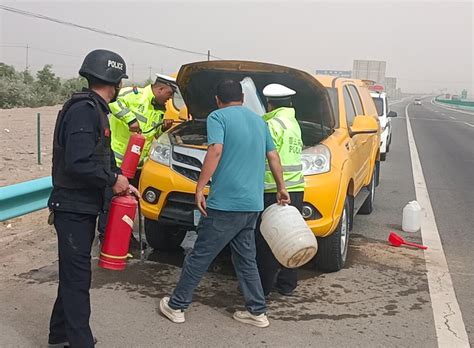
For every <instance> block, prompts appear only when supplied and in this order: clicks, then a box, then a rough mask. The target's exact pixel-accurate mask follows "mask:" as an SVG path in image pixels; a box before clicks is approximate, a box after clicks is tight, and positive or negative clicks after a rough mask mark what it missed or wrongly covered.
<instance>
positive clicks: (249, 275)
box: [169, 209, 267, 315]
mask: <svg viewBox="0 0 474 348" xmlns="http://www.w3.org/2000/svg"><path fill="white" fill-rule="evenodd" d="M257 218H258V213H253V212H252V213H246V212H226V211H219V210H213V209H207V217H206V216H202V217H201V220H200V221H199V225H198V227H197V233H198V238H197V240H196V244H195V245H194V249H193V251H192V252H191V253H190V254H189V255H188V256H187V257H186V258H185V260H184V264H183V270H182V272H181V277H180V279H179V282H178V284H177V285H176V288H175V290H174V291H173V294H172V295H171V298H170V301H169V306H170V307H171V308H173V309H182V310H185V309H187V308H188V307H189V305H190V304H191V301H192V297H193V292H194V289H195V288H196V287H197V285H198V284H199V282H200V281H201V278H202V277H203V275H204V273H205V272H206V271H207V269H208V268H209V265H210V264H211V262H212V261H213V260H214V259H215V258H216V256H217V255H218V254H219V253H220V252H221V250H222V249H224V247H225V246H226V245H227V244H229V243H230V247H231V250H232V262H233V264H234V268H235V273H236V274H237V278H238V280H239V284H240V289H242V294H243V295H244V298H245V306H246V308H247V310H248V311H249V312H250V313H252V314H255V315H259V314H261V313H265V312H266V311H267V306H266V304H265V296H264V295H263V289H262V284H261V282H260V277H259V275H258V269H257V262H256V260H255V257H256V251H255V225H256V223H257Z"/></svg>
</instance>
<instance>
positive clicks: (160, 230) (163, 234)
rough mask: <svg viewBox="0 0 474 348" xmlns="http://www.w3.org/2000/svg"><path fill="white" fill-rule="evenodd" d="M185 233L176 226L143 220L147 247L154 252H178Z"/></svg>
mask: <svg viewBox="0 0 474 348" xmlns="http://www.w3.org/2000/svg"><path fill="white" fill-rule="evenodd" d="M185 234H186V231H184V230H181V229H179V228H178V227H177V226H172V225H164V224H161V223H159V222H158V221H155V220H150V219H146V218H145V236H146V241H147V242H148V245H149V246H151V247H152V248H153V249H155V250H160V251H173V250H178V249H179V247H180V244H181V242H182V241H183V238H184V236H185Z"/></svg>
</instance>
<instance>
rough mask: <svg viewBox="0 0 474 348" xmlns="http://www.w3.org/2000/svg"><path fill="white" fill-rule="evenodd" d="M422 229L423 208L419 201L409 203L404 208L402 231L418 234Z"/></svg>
mask: <svg viewBox="0 0 474 348" xmlns="http://www.w3.org/2000/svg"><path fill="white" fill-rule="evenodd" d="M420 228H421V206H420V204H419V203H418V202H417V201H411V202H409V203H408V204H407V205H406V206H405V207H404V208H403V218H402V230H403V231H405V232H417V231H419V230H420Z"/></svg>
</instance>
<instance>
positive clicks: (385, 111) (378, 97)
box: [370, 91, 397, 161]
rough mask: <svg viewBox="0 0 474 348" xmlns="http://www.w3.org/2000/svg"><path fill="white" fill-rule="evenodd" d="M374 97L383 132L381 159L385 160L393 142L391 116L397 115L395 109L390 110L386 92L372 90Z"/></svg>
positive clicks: (371, 93)
mask: <svg viewBox="0 0 474 348" xmlns="http://www.w3.org/2000/svg"><path fill="white" fill-rule="evenodd" d="M370 95H371V97H372V99H373V100H374V103H375V107H376V108H377V113H378V115H379V120H380V131H381V132H382V134H381V137H380V160H382V161H385V159H386V157H387V153H388V151H389V150H390V144H391V143H392V122H391V120H390V118H391V117H397V113H396V112H395V111H389V106H388V98H387V94H386V93H385V92H375V91H372V92H370Z"/></svg>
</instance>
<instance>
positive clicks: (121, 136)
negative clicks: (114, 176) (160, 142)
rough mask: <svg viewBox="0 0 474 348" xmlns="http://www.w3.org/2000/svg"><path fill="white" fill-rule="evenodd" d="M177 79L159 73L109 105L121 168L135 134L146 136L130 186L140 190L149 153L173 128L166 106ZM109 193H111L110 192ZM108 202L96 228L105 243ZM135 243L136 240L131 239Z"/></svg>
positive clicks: (117, 156) (114, 141) (114, 140)
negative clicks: (141, 86) (139, 184)
mask: <svg viewBox="0 0 474 348" xmlns="http://www.w3.org/2000/svg"><path fill="white" fill-rule="evenodd" d="M176 90H177V86H176V80H175V79H174V78H172V77H170V76H167V75H162V74H156V80H155V82H154V83H153V84H150V85H148V86H146V87H144V88H139V87H126V88H123V89H121V90H120V93H119V95H118V98H117V100H116V101H114V102H113V103H110V104H109V108H110V110H111V112H112V115H111V117H110V130H111V134H112V143H111V147H112V151H113V153H114V156H115V162H116V163H117V166H118V167H121V165H122V161H123V158H124V155H125V151H126V150H127V145H128V141H129V139H130V136H131V134H132V133H135V132H141V134H142V135H143V136H144V137H145V145H144V147H143V151H142V153H141V156H140V162H139V164H138V169H137V172H136V174H135V177H134V178H133V179H131V180H130V184H131V185H133V186H135V187H138V183H139V181H140V174H141V169H142V167H143V164H144V162H145V160H146V159H147V157H148V154H149V152H150V147H151V144H152V142H153V140H154V139H156V138H158V137H159V136H160V135H161V134H162V133H163V132H164V131H166V130H167V129H169V128H170V127H171V126H172V125H173V120H165V119H164V115H165V112H166V108H165V104H166V102H167V101H168V100H169V99H170V98H171V97H172V96H173V93H174V92H176ZM109 192H110V190H109ZM108 198H109V199H108V201H107V202H106V203H105V207H104V212H105V213H103V214H101V215H100V216H99V223H98V226H97V229H98V230H99V240H100V241H102V240H103V237H104V232H105V225H106V223H107V212H108V209H109V206H110V200H111V199H112V195H111V194H110V195H109V197H108ZM132 242H133V240H132Z"/></svg>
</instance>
